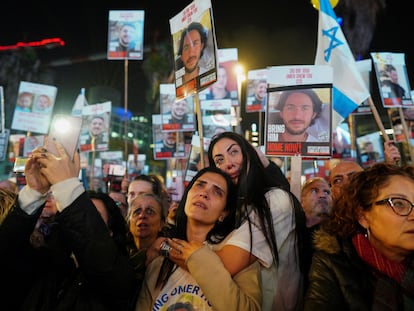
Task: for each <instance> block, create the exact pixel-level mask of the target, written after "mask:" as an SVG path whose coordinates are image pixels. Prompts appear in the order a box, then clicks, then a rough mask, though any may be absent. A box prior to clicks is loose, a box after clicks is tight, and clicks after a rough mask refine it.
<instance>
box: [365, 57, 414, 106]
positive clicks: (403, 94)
mask: <svg viewBox="0 0 414 311" xmlns="http://www.w3.org/2000/svg"><path fill="white" fill-rule="evenodd" d="M371 58H372V61H373V63H374V68H375V74H376V77H377V81H378V88H379V93H380V95H381V100H382V104H383V106H384V107H385V108H392V107H413V101H412V99H411V87H410V82H409V79H408V74H407V67H406V66H405V54H404V53H385V52H382V53H378V52H376V53H371Z"/></svg>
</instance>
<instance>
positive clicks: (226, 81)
mask: <svg viewBox="0 0 414 311" xmlns="http://www.w3.org/2000/svg"><path fill="white" fill-rule="evenodd" d="M237 52H238V51H237V49H235V48H231V49H218V50H217V59H218V68H217V81H216V82H214V83H213V84H212V85H210V86H209V87H208V88H207V89H205V90H203V91H201V92H200V94H199V98H200V100H201V101H203V100H211V99H231V105H232V106H239V105H240V104H239V88H238V85H239V83H238V82H239V81H238V78H239V77H238V76H237V64H238V62H237V61H238V55H237Z"/></svg>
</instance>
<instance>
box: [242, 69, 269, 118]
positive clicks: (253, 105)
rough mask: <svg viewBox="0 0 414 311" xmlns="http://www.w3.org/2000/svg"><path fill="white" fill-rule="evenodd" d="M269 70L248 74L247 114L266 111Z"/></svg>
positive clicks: (257, 70)
mask: <svg viewBox="0 0 414 311" xmlns="http://www.w3.org/2000/svg"><path fill="white" fill-rule="evenodd" d="M266 101H267V69H256V70H249V71H248V72H247V89H246V112H247V113H249V112H260V111H265V110H266Z"/></svg>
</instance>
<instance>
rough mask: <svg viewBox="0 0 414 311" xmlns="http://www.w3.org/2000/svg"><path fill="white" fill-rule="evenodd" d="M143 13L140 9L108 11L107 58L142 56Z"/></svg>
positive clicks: (138, 57) (140, 58) (131, 58)
mask: <svg viewBox="0 0 414 311" xmlns="http://www.w3.org/2000/svg"><path fill="white" fill-rule="evenodd" d="M144 15H145V14H144V11H142V10H124V11H122V10H111V11H109V23H108V51H107V59H109V60H111V59H130V60H142V59H143V58H144Z"/></svg>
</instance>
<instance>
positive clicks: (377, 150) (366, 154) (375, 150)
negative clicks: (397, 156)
mask: <svg viewBox="0 0 414 311" xmlns="http://www.w3.org/2000/svg"><path fill="white" fill-rule="evenodd" d="M356 144H357V152H358V161H359V164H360V165H361V166H362V167H363V168H367V167H370V166H371V165H373V164H374V163H377V162H382V161H384V149H383V144H382V140H381V136H380V133H379V132H373V133H370V134H366V135H362V136H359V137H357V138H356Z"/></svg>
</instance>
